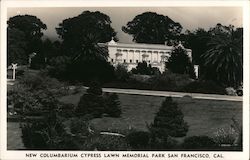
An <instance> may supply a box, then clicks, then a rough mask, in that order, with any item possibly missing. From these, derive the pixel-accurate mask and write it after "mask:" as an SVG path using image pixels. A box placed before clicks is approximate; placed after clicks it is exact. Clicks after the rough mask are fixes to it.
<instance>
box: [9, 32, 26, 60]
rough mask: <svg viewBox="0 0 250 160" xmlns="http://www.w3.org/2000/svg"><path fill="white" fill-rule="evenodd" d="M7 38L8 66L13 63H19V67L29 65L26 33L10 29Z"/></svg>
mask: <svg viewBox="0 0 250 160" xmlns="http://www.w3.org/2000/svg"><path fill="white" fill-rule="evenodd" d="M7 36H8V39H7V43H8V45H7V52H8V53H7V65H10V64H11V63H17V64H18V65H22V64H27V63H28V56H27V54H26V49H27V48H26V47H27V41H26V39H25V34H24V32H23V31H20V30H19V29H17V28H8V29H7Z"/></svg>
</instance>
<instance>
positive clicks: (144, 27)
mask: <svg viewBox="0 0 250 160" xmlns="http://www.w3.org/2000/svg"><path fill="white" fill-rule="evenodd" d="M122 30H123V31H124V32H125V33H128V34H130V35H132V36H133V41H134V42H137V43H150V44H164V43H165V42H168V43H170V44H171V43H172V41H173V40H176V39H177V37H178V36H179V34H180V32H181V30H182V26H181V25H180V24H179V23H178V22H174V21H173V20H172V19H170V18H169V17H168V16H164V15H159V14H157V13H155V12H145V13H142V14H140V15H137V16H136V17H135V18H134V19H133V20H132V21H130V22H128V23H127V25H126V26H123V27H122Z"/></svg>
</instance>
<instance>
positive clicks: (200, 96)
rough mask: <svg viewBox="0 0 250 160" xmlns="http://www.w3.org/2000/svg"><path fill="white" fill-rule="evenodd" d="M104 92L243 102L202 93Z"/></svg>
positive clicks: (131, 90)
mask: <svg viewBox="0 0 250 160" xmlns="http://www.w3.org/2000/svg"><path fill="white" fill-rule="evenodd" d="M103 91H104V92H111V93H124V94H137V95H150V96H164V97H168V96H171V97H184V96H191V97H192V98H194V99H211V100H223V101H243V97H240V96H228V95H218V94H201V93H185V92H168V91H152V90H137V89H117V88H103Z"/></svg>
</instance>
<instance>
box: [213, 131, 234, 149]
mask: <svg viewBox="0 0 250 160" xmlns="http://www.w3.org/2000/svg"><path fill="white" fill-rule="evenodd" d="M237 136H238V135H237V132H236V131H235V130H234V129H233V128H228V129H223V128H221V129H218V130H217V131H216V132H215V133H214V136H213V139H214V141H215V142H216V143H217V144H219V145H222V144H230V145H233V144H234V143H235V141H236V139H237Z"/></svg>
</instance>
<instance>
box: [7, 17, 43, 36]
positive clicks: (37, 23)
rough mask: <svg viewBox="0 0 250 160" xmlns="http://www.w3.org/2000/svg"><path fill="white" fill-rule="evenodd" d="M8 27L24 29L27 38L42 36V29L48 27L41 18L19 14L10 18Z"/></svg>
mask: <svg viewBox="0 0 250 160" xmlns="http://www.w3.org/2000/svg"><path fill="white" fill-rule="evenodd" d="M8 27H9V28H17V29H19V30H21V31H23V32H24V33H25V36H26V38H30V39H33V38H35V37H37V38H41V37H42V36H43V33H42V30H44V29H47V27H46V25H45V24H44V23H43V22H42V21H41V20H40V19H39V18H37V17H36V16H32V15H17V16H14V17H11V18H9V20H8Z"/></svg>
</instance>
